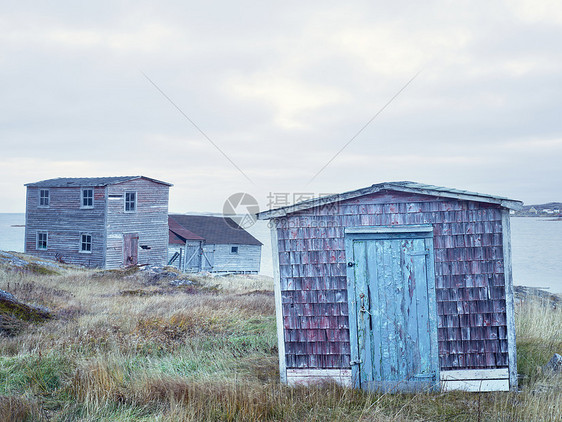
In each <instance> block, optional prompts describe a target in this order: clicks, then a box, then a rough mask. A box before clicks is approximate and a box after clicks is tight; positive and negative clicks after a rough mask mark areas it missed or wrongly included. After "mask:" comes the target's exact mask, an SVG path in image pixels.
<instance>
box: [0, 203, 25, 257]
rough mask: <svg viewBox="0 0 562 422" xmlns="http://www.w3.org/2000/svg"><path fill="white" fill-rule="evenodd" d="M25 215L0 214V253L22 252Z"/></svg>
mask: <svg viewBox="0 0 562 422" xmlns="http://www.w3.org/2000/svg"><path fill="white" fill-rule="evenodd" d="M24 224H25V214H7V213H0V251H14V252H23V246H24V245H23V239H24V236H25V227H23V225H24Z"/></svg>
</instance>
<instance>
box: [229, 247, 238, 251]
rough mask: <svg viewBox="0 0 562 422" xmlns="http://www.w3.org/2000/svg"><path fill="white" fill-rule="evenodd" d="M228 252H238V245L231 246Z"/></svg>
mask: <svg viewBox="0 0 562 422" xmlns="http://www.w3.org/2000/svg"><path fill="white" fill-rule="evenodd" d="M230 253H238V246H231V247H230Z"/></svg>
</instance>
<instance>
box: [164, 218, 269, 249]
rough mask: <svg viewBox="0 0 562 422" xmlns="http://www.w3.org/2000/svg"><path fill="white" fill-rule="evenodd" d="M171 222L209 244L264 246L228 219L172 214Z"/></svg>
mask: <svg viewBox="0 0 562 422" xmlns="http://www.w3.org/2000/svg"><path fill="white" fill-rule="evenodd" d="M170 220H172V221H174V222H175V223H177V224H179V225H180V226H181V227H183V228H184V229H187V230H189V231H190V232H192V233H195V234H197V235H199V236H201V237H203V238H204V239H205V242H206V243H207V244H214V245H229V244H234V245H259V246H261V245H262V243H261V242H260V241H259V240H257V239H256V238H255V237H254V236H252V235H251V234H250V233H248V232H247V231H246V230H244V229H243V228H241V227H240V226H238V224H236V223H235V222H234V220H232V219H231V218H228V217H222V216H211V215H186V214H172V215H170V216H169V217H168V222H169V221H170ZM227 220H228V222H227ZM236 227H237V228H236Z"/></svg>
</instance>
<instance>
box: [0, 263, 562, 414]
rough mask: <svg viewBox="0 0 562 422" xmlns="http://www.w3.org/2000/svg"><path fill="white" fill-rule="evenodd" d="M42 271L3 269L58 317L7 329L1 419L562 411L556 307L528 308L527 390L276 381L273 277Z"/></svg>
mask: <svg viewBox="0 0 562 422" xmlns="http://www.w3.org/2000/svg"><path fill="white" fill-rule="evenodd" d="M21 258H24V260H25V259H27V258H26V257H25V256H21ZM37 268H43V267H41V264H40V263H39V264H37V263H36V266H35V267H34V266H31V267H26V266H24V267H21V266H14V265H12V264H10V263H4V264H3V265H0V289H2V290H5V291H7V292H9V293H11V294H13V295H14V296H15V297H17V298H18V299H19V300H21V301H23V302H25V303H27V304H29V305H33V306H38V307H39V308H40V309H45V308H46V309H47V310H48V311H49V313H50V317H49V318H46V319H43V320H41V321H36V320H25V319H17V318H16V319H17V324H15V325H13V327H12V328H13V329H12V330H7V331H6V330H5V331H2V332H3V334H1V336H2V337H1V341H0V420H2V421H23V420H30V421H42V420H45V421H238V420H239V421H268V420H271V421H273V420H285V421H299V422H300V421H332V420H338V421H358V420H362V421H409V420H427V421H451V420H455V421H462V420H474V421H477V420H482V421H515V420H521V421H530V420H533V421H535V420H545V421H559V420H562V397H561V396H562V393H561V389H560V386H561V385H562V382H561V378H560V377H553V376H550V375H549V374H544V373H542V371H541V370H540V367H541V365H543V364H544V363H546V361H547V360H548V359H549V358H550V357H551V356H552V354H553V353H554V352H562V312H561V311H560V310H559V309H553V308H552V306H551V305H550V304H547V305H543V304H541V303H540V302H538V301H535V300H532V299H528V300H526V301H525V302H524V303H523V304H522V305H519V306H518V309H517V331H518V333H517V335H518V359H519V370H520V372H521V373H522V374H523V375H524V379H523V381H522V392H521V393H482V394H474V393H462V392H454V393H419V394H414V395H411V394H394V395H390V394H369V393H365V392H361V391H354V390H349V389H344V388H340V387H338V386H335V385H323V386H317V387H311V388H305V387H300V388H289V387H286V386H284V385H281V384H280V383H279V381H278V378H279V374H278V369H277V339H276V330H275V318H274V313H275V312H274V300H273V294H272V286H273V282H272V280H271V279H270V278H267V277H258V276H244V277H242V276H232V277H223V278H193V279H192V281H193V284H185V285H181V286H178V287H174V286H172V285H171V284H170V277H169V276H162V277H159V276H154V275H153V274H152V275H149V274H148V273H146V272H143V271H136V270H129V271H92V270H83V269H78V268H73V267H68V266H64V267H62V266H59V267H57V268H56V272H55V273H53V267H52V266H51V267H49V266H47V267H45V268H50V270H51V271H41V270H37ZM172 276H173V274H172ZM172 278H173V277H172ZM180 278H181V277H180ZM0 315H1V311H0ZM12 317H13V316H12ZM12 322H13V321H12ZM0 331H1V330H0Z"/></svg>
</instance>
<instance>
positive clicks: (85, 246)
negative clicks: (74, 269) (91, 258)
mask: <svg viewBox="0 0 562 422" xmlns="http://www.w3.org/2000/svg"><path fill="white" fill-rule="evenodd" d="M80 252H85V253H91V252H92V235H91V234H89V233H82V234H81V235H80Z"/></svg>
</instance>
